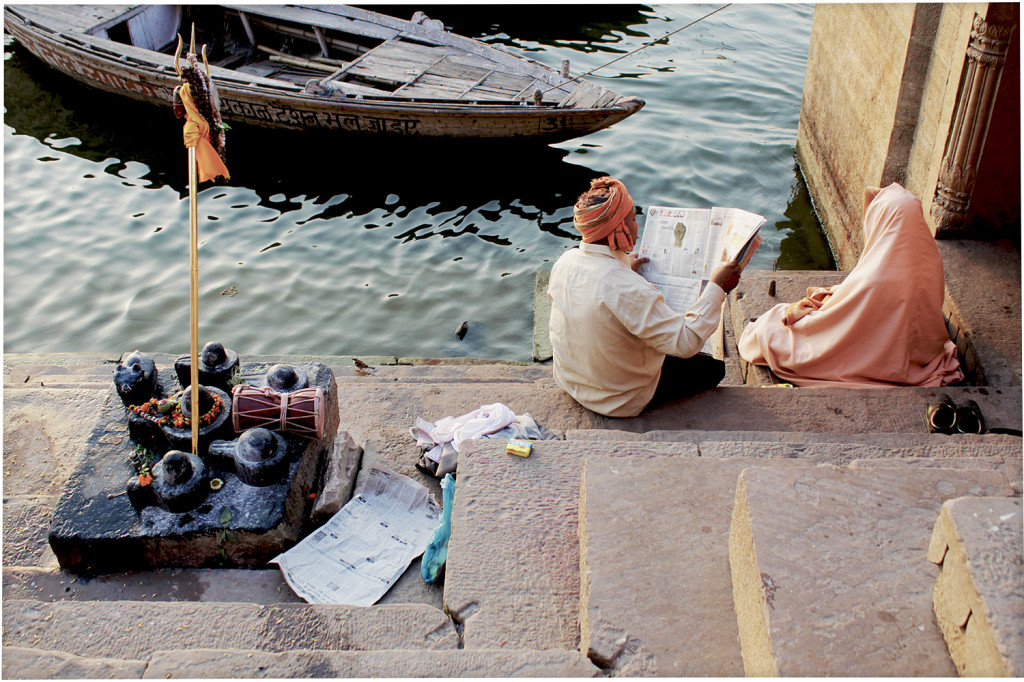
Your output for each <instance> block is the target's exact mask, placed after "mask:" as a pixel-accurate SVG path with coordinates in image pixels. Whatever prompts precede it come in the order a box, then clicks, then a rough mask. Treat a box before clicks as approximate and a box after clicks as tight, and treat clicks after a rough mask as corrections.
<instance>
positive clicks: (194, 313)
mask: <svg viewBox="0 0 1024 682" xmlns="http://www.w3.org/2000/svg"><path fill="white" fill-rule="evenodd" d="M189 51H190V53H191V54H195V53H196V26H195V24H192V40H191V42H190V46H189ZM197 168H198V166H197V162H196V148H195V147H194V146H192V147H189V148H188V222H189V256H190V258H189V260H190V263H191V277H190V278H189V280H190V281H189V330H190V334H191V342H190V351H191V354H192V366H191V376H190V381H191V382H192V387H191V388H192V410H191V413H192V418H191V419H190V420H189V421H191V422H192V454H193V455H198V454H199V415H200V412H199V409H200V408H199V197H198V190H197V187H198V186H199V174H198V170H197Z"/></svg>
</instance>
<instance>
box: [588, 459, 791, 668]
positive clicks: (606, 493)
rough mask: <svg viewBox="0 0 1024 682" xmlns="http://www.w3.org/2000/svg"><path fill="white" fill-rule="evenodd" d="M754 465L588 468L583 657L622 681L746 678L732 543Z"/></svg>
mask: <svg viewBox="0 0 1024 682" xmlns="http://www.w3.org/2000/svg"><path fill="white" fill-rule="evenodd" d="M786 463H787V462H779V464H780V465H785V464H786ZM750 464H751V460H748V459H720V460H718V459H710V458H696V459H695V458H681V457H651V458H635V457H606V456H600V457H592V458H590V459H588V460H587V461H586V465H585V467H584V471H583V484H582V489H581V491H580V505H579V538H580V549H579V551H580V575H581V578H580V630H581V632H580V635H581V646H580V650H581V651H585V652H587V654H588V656H590V658H591V659H593V660H594V661H596V662H598V663H599V664H600V665H601V666H602V667H604V668H607V669H609V670H614V671H615V674H617V675H621V676H628V677H640V676H643V677H647V676H655V675H657V676H671V677H705V676H717V677H723V676H724V677H739V676H742V675H743V661H742V659H741V657H740V647H739V633H738V631H737V626H736V616H735V614H734V613H733V609H732V583H731V581H730V579H729V551H728V538H729V521H730V519H731V517H732V513H731V512H732V501H733V498H734V497H735V494H736V493H735V491H736V479H737V477H738V476H739V474H740V471H742V470H743V468H745V467H747V466H749V465H750Z"/></svg>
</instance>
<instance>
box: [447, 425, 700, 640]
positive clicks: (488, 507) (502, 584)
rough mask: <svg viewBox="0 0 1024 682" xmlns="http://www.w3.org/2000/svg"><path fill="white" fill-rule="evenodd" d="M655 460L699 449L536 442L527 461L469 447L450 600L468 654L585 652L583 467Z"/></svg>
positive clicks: (459, 490) (452, 547)
mask: <svg viewBox="0 0 1024 682" xmlns="http://www.w3.org/2000/svg"><path fill="white" fill-rule="evenodd" d="M659 454H660V455H674V456H678V457H696V455H697V450H696V447H695V446H691V445H679V444H671V443H670V444H663V445H659V444H639V445H638V444H631V443H617V444H608V443H571V442H566V441H538V442H536V443H534V446H533V451H532V453H531V454H530V456H529V457H527V458H522V457H517V456H515V455H509V454H508V453H507V452H506V451H505V443H504V442H503V441H501V442H496V441H487V440H478V441H472V442H471V443H470V444H467V445H464V446H463V449H462V452H460V456H459V475H458V478H457V480H456V488H455V506H454V509H453V515H452V538H451V542H450V544H449V547H448V566H447V568H446V572H445V586H444V598H445V604H446V606H447V608H448V610H449V612H450V613H451V614H452V616H453V617H454V618H455V619H456V620H457V621H458V622H460V623H462V624H463V625H464V626H465V630H464V633H463V638H464V642H465V647H466V649H497V648H502V647H512V648H518V649H547V648H563V649H577V648H579V645H580V634H579V617H580V613H579V612H580V565H579V561H580V555H579V540H578V536H577V532H578V530H577V529H578V526H579V497H580V481H581V473H582V467H583V461H584V460H585V459H586V458H587V457H590V456H599V455H610V456H615V457H626V456H651V455H659Z"/></svg>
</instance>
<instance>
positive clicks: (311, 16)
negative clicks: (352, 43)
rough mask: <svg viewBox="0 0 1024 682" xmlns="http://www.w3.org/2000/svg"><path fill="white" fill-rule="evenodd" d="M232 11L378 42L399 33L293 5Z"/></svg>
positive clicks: (369, 23) (357, 19) (248, 6)
mask: <svg viewBox="0 0 1024 682" xmlns="http://www.w3.org/2000/svg"><path fill="white" fill-rule="evenodd" d="M232 9H237V10H240V11H243V12H245V13H246V14H249V15H256V16H264V17H271V18H274V19H278V20H282V21H292V22H296V23H301V24H306V25H308V26H321V27H327V28H330V29H334V30H338V31H342V32H344V33H351V34H353V35H358V36H366V37H368V38H377V39H380V40H387V39H388V38H394V37H395V36H397V35H398V34H399V33H401V31H400V30H398V29H395V28H390V27H387V26H383V25H381V24H379V23H376V22H370V21H366V20H364V19H361V18H354V17H349V16H340V15H339V14H334V13H328V12H323V11H320V10H319V9H316V8H311V7H296V6H293V5H287V6H285V5H232Z"/></svg>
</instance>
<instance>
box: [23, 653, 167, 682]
mask: <svg viewBox="0 0 1024 682" xmlns="http://www.w3.org/2000/svg"><path fill="white" fill-rule="evenodd" d="M3 651H4V662H3V679H5V680H89V679H102V678H108V679H110V678H114V679H141V678H142V676H143V675H144V674H145V672H146V667H147V666H148V665H149V664H148V663H147V662H146V661H133V660H125V659H121V658H94V657H91V656H75V655H74V654H68V653H64V652H63V651H45V650H40V649H28V648H25V647H17V646H5V647H4V649H3Z"/></svg>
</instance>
